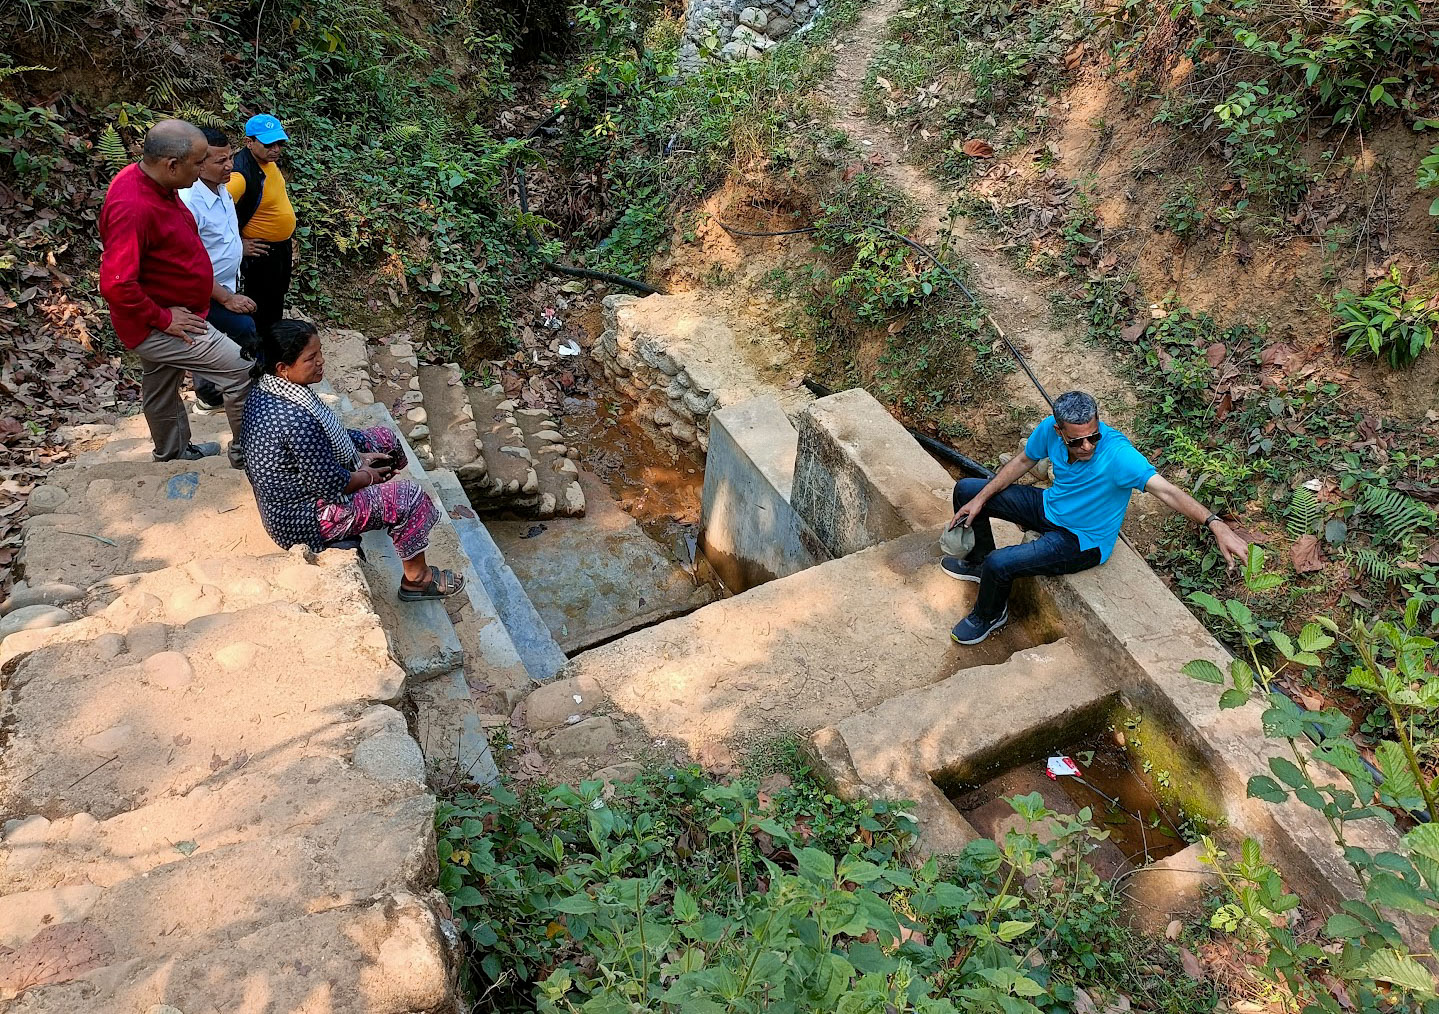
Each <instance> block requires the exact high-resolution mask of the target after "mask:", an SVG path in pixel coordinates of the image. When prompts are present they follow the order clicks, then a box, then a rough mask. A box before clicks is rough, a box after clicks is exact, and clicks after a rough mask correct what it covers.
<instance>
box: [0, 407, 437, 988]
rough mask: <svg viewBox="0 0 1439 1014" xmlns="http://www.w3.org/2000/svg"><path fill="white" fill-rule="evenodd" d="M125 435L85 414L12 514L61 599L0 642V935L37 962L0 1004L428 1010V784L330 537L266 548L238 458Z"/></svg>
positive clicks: (29, 571) (43, 577) (346, 558)
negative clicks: (26, 511)
mask: <svg viewBox="0 0 1439 1014" xmlns="http://www.w3.org/2000/svg"><path fill="white" fill-rule="evenodd" d="M194 425H195V430H196V436H197V439H203V438H204V437H205V436H206V435H207V434H208V433H214V432H216V431H217V430H219V428H220V427H221V426H223V420H215V419H212V418H209V419H207V418H204V417H198V418H196V419H195V420H194ZM142 427H143V421H139V420H129V421H126V422H124V423H122V424H121V425H120V426H118V427H116V429H115V431H114V432H113V433H111V434H109V435H108V436H107V435H105V434H103V433H100V432H98V431H97V432H95V433H93V434H91V436H93V437H94V439H95V442H97V443H99V444H100V446H92V447H90V448H88V449H84V448H82V453H81V454H80V455H79V456H78V457H77V460H76V462H75V464H74V465H73V467H65V468H62V469H58V470H57V471H56V472H55V473H53V476H52V479H53V481H52V482H51V484H50V485H48V486H46V487H44V489H45V490H46V493H45V495H42V496H41V497H40V498H39V502H38V503H37V504H36V505H35V506H36V507H37V508H38V509H39V510H40V511H42V512H43V511H44V510H46V509H50V510H51V511H52V512H51V513H48V514H45V513H41V514H40V515H39V516H37V517H35V518H33V519H31V520H30V521H29V522H27V525H26V528H25V539H26V544H25V547H24V561H25V563H24V566H25V574H24V576H25V578H26V580H27V582H28V583H29V584H30V585H31V587H32V589H33V590H35V591H36V593H37V594H41V593H43V594H45V595H48V596H51V597H52V598H54V599H55V600H56V601H60V602H63V609H64V610H65V611H66V612H65V613H62V614H61V618H63V616H64V615H66V614H68V615H73V616H75V617H77V618H76V619H74V620H73V621H71V622H67V623H63V624H61V625H58V626H54V627H51V628H48V629H44V628H40V629H30V630H24V631H21V632H19V633H16V634H12V635H10V636H9V637H6V638H5V639H4V641H3V642H0V653H3V665H0V724H3V726H4V727H5V729H6V730H7V742H6V748H5V750H4V751H3V754H0V786H3V789H0V820H3V821H4V833H3V837H0V895H3V897H0V945H3V946H4V947H6V948H11V949H13V950H14V951H15V953H14V954H12V955H11V964H12V967H14V968H20V969H22V970H23V969H25V968H27V967H31V968H33V969H34V974H35V976H36V977H34V978H27V977H26V975H25V974H23V971H22V974H20V975H19V976H18V977H16V976H11V977H9V978H8V979H6V980H5V981H4V982H3V983H0V1000H13V1003H11V1005H10V1007H9V1008H8V1009H13V1010H23V1011H27V1012H45V1011H56V1012H58V1011H74V1010H82V1009H83V1010H97V1011H98V1010H105V1011H111V1010H114V1011H121V1010H140V1011H143V1010H147V1009H149V1007H150V1006H152V1005H155V1004H169V1005H172V1006H175V1007H179V1008H180V1009H182V1010H203V1009H212V1008H219V1009H225V1010H234V1011H256V1012H259V1011H262V1010H264V1011H272V1010H291V1011H317V1012H318V1011H320V1010H324V1011H328V1012H334V1011H341V1010H344V1011H351V1010H353V1011H360V1010H365V1011H395V1012H399V1011H435V1012H438V1011H441V1010H445V1011H449V1010H452V1009H453V1006H454V1002H455V999H454V998H455V992H454V983H453V977H452V974H451V972H450V969H451V968H452V966H453V960H454V955H453V954H452V953H451V952H450V950H449V947H448V945H447V943H446V936H445V933H444V931H443V929H442V926H441V921H440V916H439V915H438V914H437V912H436V910H435V908H434V907H433V906H432V905H431V903H430V902H429V901H427V900H425V897H424V896H425V895H426V892H428V890H429V887H430V885H431V884H432V883H433V880H434V873H435V869H434V863H435V860H434V832H433V806H434V802H433V797H431V796H430V795H429V794H428V792H427V791H426V790H425V786H424V781H423V779H424V774H425V765H424V759H423V757H422V756H421V753H420V750H419V747H418V745H417V744H416V742H415V740H414V739H413V738H412V737H411V735H410V733H409V730H408V728H407V726H406V722H405V719H404V716H403V715H402V714H401V713H400V712H399V711H397V710H395V709H394V708H393V707H390V706H389V705H390V703H398V702H399V700H400V699H401V697H402V696H404V693H405V686H404V684H405V673H404V672H403V670H402V669H400V667H399V666H397V665H396V664H395V663H394V662H393V661H391V659H390V654H389V645H388V642H387V640H386V638H385V634H384V631H383V630H382V629H381V627H380V625H379V623H378V620H377V617H376V616H375V614H374V612H373V610H372V609H371V608H369V602H368V588H367V586H366V584H365V581H364V579H363V576H362V573H361V570H360V567H359V565H358V563H357V561H356V559H355V556H354V554H353V553H346V552H333V553H325V554H321V555H320V556H319V557H318V558H316V557H315V556H313V555H312V554H309V553H307V552H304V551H296V552H293V553H281V552H279V551H277V549H276V547H275V546H274V544H273V543H270V542H268V540H267V539H265V540H264V541H261V539H262V537H263V532H262V531H260V530H259V528H258V519H257V518H256V517H255V511H254V503H253V499H252V497H251V494H250V491H249V488H248V484H247V483H246V482H245V480H244V477H243V475H242V474H241V473H238V472H234V471H232V470H230V469H229V468H228V465H227V463H226V462H225V460H224V459H223V458H218V459H206V460H205V461H201V462H176V463H166V464H156V463H153V462H151V461H150V460H149V450H148V444H147V443H146V442H145V440H144V434H143V428H142ZM106 445H108V446H109V447H110V449H111V451H113V455H107V454H106V453H105V446H106ZM60 511H63V512H64V513H60ZM72 533H80V534H78V535H77V534H72ZM58 582H66V583H68V585H69V587H68V588H67V587H62V586H61V585H60V584H59V583H58ZM57 954H58V955H59V956H58V957H57ZM26 962H31V963H32V964H31V965H28V966H27V964H26ZM16 993H19V994H20V995H19V996H16V995H15V994H16Z"/></svg>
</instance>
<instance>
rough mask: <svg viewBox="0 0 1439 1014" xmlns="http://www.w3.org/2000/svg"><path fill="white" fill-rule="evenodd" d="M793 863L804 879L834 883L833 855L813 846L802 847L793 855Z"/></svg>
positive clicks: (813, 881) (821, 882)
mask: <svg viewBox="0 0 1439 1014" xmlns="http://www.w3.org/2000/svg"><path fill="white" fill-rule="evenodd" d="M794 858H795V863H796V865H797V866H798V867H799V872H800V875H801V876H802V877H804V878H805V879H806V880H808V881H811V882H812V883H816V884H833V883H834V856H832V855H830V854H829V853H828V852H823V851H821V850H820V849H815V848H803V849H800V850H799V852H798V853H797V854H796V855H795V857H794Z"/></svg>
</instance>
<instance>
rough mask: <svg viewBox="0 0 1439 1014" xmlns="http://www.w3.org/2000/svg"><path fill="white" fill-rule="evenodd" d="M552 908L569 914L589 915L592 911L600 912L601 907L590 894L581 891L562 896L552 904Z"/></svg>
mask: <svg viewBox="0 0 1439 1014" xmlns="http://www.w3.org/2000/svg"><path fill="white" fill-rule="evenodd" d="M550 909H551V910H552V911H555V912H564V913H566V914H567V915H589V914H590V913H592V912H598V911H599V910H600V907H599V905H597V904H595V899H593V898H591V897H590V896H589V895H588V894H584V893H580V894H572V895H570V896H569V897H568V898H561V899H560V900H559V901H557V902H555V903H553V904H552V905H550Z"/></svg>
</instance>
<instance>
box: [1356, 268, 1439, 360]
mask: <svg viewBox="0 0 1439 1014" xmlns="http://www.w3.org/2000/svg"><path fill="white" fill-rule="evenodd" d="M1330 312H1331V313H1332V314H1333V315H1334V318H1335V320H1336V321H1337V322H1338V326H1337V328H1336V330H1337V331H1338V333H1339V334H1340V335H1343V336H1344V351H1345V352H1346V353H1347V354H1348V355H1351V356H1355V355H1362V354H1364V353H1366V352H1367V353H1369V354H1371V355H1374V356H1380V357H1383V358H1384V359H1387V360H1388V361H1389V365H1390V366H1392V367H1394V368H1395V369H1401V368H1403V367H1406V366H1409V365H1410V364H1412V363H1413V362H1414V360H1415V359H1417V358H1419V355H1420V354H1421V353H1422V352H1424V351H1425V350H1426V349H1428V348H1429V347H1430V346H1431V345H1433V344H1434V330H1433V327H1432V325H1431V323H1430V320H1431V318H1432V316H1433V311H1432V310H1431V308H1430V306H1429V300H1427V299H1425V298H1423V297H1421V296H1412V295H1410V294H1409V292H1408V290H1407V289H1406V288H1405V285H1404V278H1403V276H1402V275H1401V274H1400V273H1399V267H1398V265H1395V266H1394V267H1391V268H1390V269H1389V274H1388V275H1386V276H1385V277H1384V278H1383V279H1381V280H1380V281H1379V282H1377V283H1376V284H1375V286H1374V288H1373V289H1372V290H1370V292H1369V294H1368V295H1365V296H1360V295H1356V294H1355V293H1353V292H1350V291H1349V290H1347V289H1344V290H1341V291H1340V292H1339V293H1338V294H1337V295H1336V296H1335V297H1334V301H1333V303H1332V304H1331V306H1330Z"/></svg>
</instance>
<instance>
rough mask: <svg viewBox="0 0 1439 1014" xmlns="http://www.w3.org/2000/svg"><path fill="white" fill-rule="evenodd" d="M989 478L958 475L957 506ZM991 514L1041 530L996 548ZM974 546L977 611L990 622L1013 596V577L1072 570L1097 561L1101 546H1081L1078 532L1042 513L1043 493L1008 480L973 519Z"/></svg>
mask: <svg viewBox="0 0 1439 1014" xmlns="http://www.w3.org/2000/svg"><path fill="white" fill-rule="evenodd" d="M988 481H989V480H988V479H960V480H959V482H957V483H955V484H954V509H955V510H956V511H958V510H959V509H960V507H962V506H964V505H965V504H966V503H968V502H969V501H970V500H972V499H974V497H975V495H976V494H978V493H979V491H980V490H982V489H983V488H984V487H985V484H986V483H987V482H988ZM990 518H1000V519H1001V520H1003V521H1008V522H1011V523H1012V524H1016V525H1019V527H1021V528H1025V529H1028V530H1029V531H1031V532H1038V533H1039V538H1037V539H1035V540H1034V541H1033V542H1021V543H1020V544H1019V545H1017V546H1008V547H1006V548H1005V549H995V548H994V530H993V529H992V528H991V527H990V525H989V519H990ZM973 527H974V550H973V551H972V552H971V553H970V554H969V561H968V562H969V563H971V564H977V565H979V598H978V599H977V600H976V601H975V603H974V611H975V613H976V614H977V615H978V617H979V619H980V620H982V621H984V622H986V623H988V622H989V621H990V620H993V619H994V618H995V617H996V616H998V615H999V614H1000V612H1001V611H1002V610H1003V609H1004V607H1005V605H1006V603H1008V602H1009V588H1010V585H1011V584H1013V583H1014V579H1015V578H1019V577H1035V576H1037V575H1040V574H1074V573H1077V572H1079V571H1081V570H1088V569H1089V568H1090V567H1097V566H1099V550H1098V549H1082V548H1080V545H1079V537H1078V536H1077V535H1075V534H1074V533H1073V532H1071V531H1070V530H1069V529H1067V528H1060V527H1059V526H1058V525H1056V524H1054V523H1052V522H1051V521H1050V520H1049V519H1048V518H1046V517H1045V516H1044V494H1043V492H1042V491H1040V490H1038V489H1035V488H1034V487H1033V486H1010V487H1009V488H1008V489H1003V490H1000V491H999V492H998V493H997V494H995V496H994V498H993V499H992V500H990V501H989V503H987V504H985V505H984V511H983V512H982V513H981V514H980V515H979V517H977V518H976V519H975V520H974V526H973Z"/></svg>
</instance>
